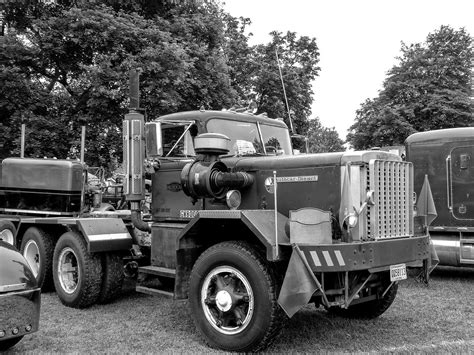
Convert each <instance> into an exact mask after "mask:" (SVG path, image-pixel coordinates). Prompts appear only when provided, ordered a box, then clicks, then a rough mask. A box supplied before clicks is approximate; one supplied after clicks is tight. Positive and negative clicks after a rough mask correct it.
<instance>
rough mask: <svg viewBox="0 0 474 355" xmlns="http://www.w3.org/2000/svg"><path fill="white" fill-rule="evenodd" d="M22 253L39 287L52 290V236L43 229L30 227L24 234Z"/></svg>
mask: <svg viewBox="0 0 474 355" xmlns="http://www.w3.org/2000/svg"><path fill="white" fill-rule="evenodd" d="M20 251H21V253H22V254H23V256H24V257H25V259H26V261H27V262H28V265H30V268H31V271H33V275H34V276H35V278H36V282H37V283H38V286H39V287H40V288H41V289H42V290H44V291H49V290H51V289H52V288H53V277H52V264H53V251H54V241H53V238H52V236H50V235H49V234H48V233H46V232H45V231H44V230H43V229H41V228H38V227H30V228H28V229H27V230H26V232H25V234H23V238H22V241H21V247H20Z"/></svg>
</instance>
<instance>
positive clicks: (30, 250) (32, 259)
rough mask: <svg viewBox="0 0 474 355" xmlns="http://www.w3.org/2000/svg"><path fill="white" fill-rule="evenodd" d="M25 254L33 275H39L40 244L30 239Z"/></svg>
mask: <svg viewBox="0 0 474 355" xmlns="http://www.w3.org/2000/svg"><path fill="white" fill-rule="evenodd" d="M23 256H24V257H25V259H26V261H27V262H28V265H30V268H31V271H32V272H33V275H34V276H35V277H37V276H38V273H39V269H40V264H41V258H40V252H39V248H38V244H36V242H35V241H34V240H29V241H28V242H27V243H26V245H25V250H24V251H23Z"/></svg>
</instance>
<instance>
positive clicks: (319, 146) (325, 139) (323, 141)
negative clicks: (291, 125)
mask: <svg viewBox="0 0 474 355" xmlns="http://www.w3.org/2000/svg"><path fill="white" fill-rule="evenodd" d="M308 126H309V128H308V133H307V136H308V148H309V151H308V153H326V152H341V151H344V150H345V148H344V141H343V140H342V139H340V138H339V134H338V133H337V131H336V130H335V128H334V127H332V128H327V127H323V126H322V124H321V122H320V121H319V119H318V118H314V119H312V120H309V121H308Z"/></svg>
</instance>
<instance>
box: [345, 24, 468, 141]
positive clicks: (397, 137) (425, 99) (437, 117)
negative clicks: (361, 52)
mask: <svg viewBox="0 0 474 355" xmlns="http://www.w3.org/2000/svg"><path fill="white" fill-rule="evenodd" d="M401 53H402V55H401V57H399V58H398V60H399V63H398V64H397V65H395V66H394V67H393V68H392V69H391V70H390V71H389V72H388V76H387V78H386V79H385V81H384V84H383V89H382V90H381V91H380V92H379V96H378V97H377V98H375V99H372V100H366V101H365V102H364V103H362V104H361V107H360V109H359V110H358V111H357V113H356V118H355V123H354V124H353V125H352V126H351V128H350V130H349V131H350V133H349V134H348V136H347V140H348V142H350V144H351V145H352V146H353V147H354V148H355V149H364V148H369V147H373V146H385V145H400V144H403V142H404V140H405V139H406V138H407V136H409V135H410V134H412V133H415V132H419V131H427V130H433V129H441V128H451V127H464V126H469V125H472V124H473V123H474V122H473V107H474V106H473V101H472V99H471V98H470V96H472V93H471V92H470V87H471V83H470V80H471V75H472V63H474V48H473V37H471V36H470V35H469V34H468V33H467V32H466V31H465V30H464V29H462V28H461V29H459V30H454V29H452V28H451V27H449V26H441V27H440V28H439V29H438V30H437V31H435V32H433V33H430V34H429V35H428V36H427V38H426V42H425V43H416V44H412V45H406V44H404V43H402V47H401Z"/></svg>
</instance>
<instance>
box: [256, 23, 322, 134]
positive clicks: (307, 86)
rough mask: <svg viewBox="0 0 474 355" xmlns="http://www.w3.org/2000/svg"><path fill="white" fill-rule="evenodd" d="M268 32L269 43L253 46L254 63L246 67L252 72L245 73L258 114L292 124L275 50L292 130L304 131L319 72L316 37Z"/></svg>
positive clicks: (301, 132) (306, 126)
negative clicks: (280, 118) (265, 114)
mask: <svg viewBox="0 0 474 355" xmlns="http://www.w3.org/2000/svg"><path fill="white" fill-rule="evenodd" d="M271 35H272V36H273V38H272V41H271V42H270V43H268V44H266V45H257V46H255V48H254V59H253V65H250V66H249V70H251V72H250V73H248V74H247V75H249V76H250V77H251V78H252V81H251V86H252V91H253V94H254V99H255V101H256V103H257V113H262V112H266V113H267V114H268V116H269V117H282V118H283V119H284V120H285V122H286V124H287V125H288V126H289V127H291V123H290V122H289V119H288V111H287V107H286V102H285V96H284V92H283V87H282V82H281V79H280V74H279V68H278V62H277V60H276V53H278V57H279V60H280V67H281V72H282V76H283V82H284V85H285V91H286V95H287V99H288V105H289V108H290V110H291V111H292V113H291V116H292V120H293V125H294V132H293V133H299V134H305V133H306V132H307V129H308V122H307V120H308V117H309V116H310V114H311V104H312V102H313V97H312V95H313V91H312V89H311V83H312V81H313V80H314V79H315V78H316V76H317V75H318V72H319V71H320V68H319V67H318V63H319V50H318V46H317V44H316V39H314V38H309V37H306V36H302V37H299V38H297V36H296V33H294V32H287V33H286V35H283V34H282V33H280V32H276V31H275V32H272V33H271Z"/></svg>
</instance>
